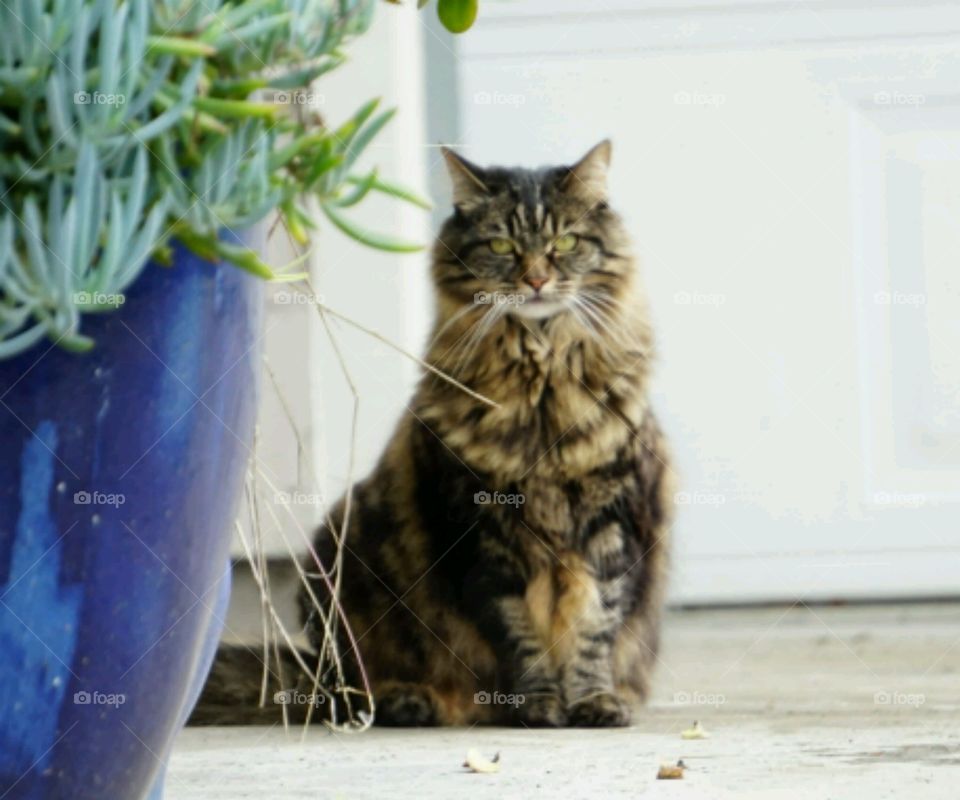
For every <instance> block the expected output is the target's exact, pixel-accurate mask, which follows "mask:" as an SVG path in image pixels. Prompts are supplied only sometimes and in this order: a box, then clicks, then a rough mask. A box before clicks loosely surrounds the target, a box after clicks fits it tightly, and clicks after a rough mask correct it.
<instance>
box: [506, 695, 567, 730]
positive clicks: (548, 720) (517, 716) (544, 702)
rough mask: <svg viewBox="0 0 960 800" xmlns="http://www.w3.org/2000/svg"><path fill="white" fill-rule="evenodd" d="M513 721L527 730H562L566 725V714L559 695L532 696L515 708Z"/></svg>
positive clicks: (528, 696)
mask: <svg viewBox="0 0 960 800" xmlns="http://www.w3.org/2000/svg"><path fill="white" fill-rule="evenodd" d="M514 720H515V721H516V723H517V724H518V725H525V726H526V727H528V728H562V727H564V726H565V725H566V724H567V712H566V711H565V710H564V708H563V701H562V700H561V699H560V697H559V695H555V694H533V695H527V696H526V697H525V698H524V702H523V703H521V704H520V705H518V706H517V708H516V711H515V712H514Z"/></svg>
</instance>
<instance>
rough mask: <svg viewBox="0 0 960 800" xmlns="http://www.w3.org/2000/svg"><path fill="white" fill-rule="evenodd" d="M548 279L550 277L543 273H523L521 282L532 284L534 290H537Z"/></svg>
mask: <svg viewBox="0 0 960 800" xmlns="http://www.w3.org/2000/svg"><path fill="white" fill-rule="evenodd" d="M548 280H550V279H549V278H548V277H547V276H545V275H524V276H523V282H524V283H526V284H528V285H529V286H532V287H533V288H534V290H535V291H538V292H539V291H540V289H541V288H542V287H543V285H544V284H545V283H546V282H547V281H548Z"/></svg>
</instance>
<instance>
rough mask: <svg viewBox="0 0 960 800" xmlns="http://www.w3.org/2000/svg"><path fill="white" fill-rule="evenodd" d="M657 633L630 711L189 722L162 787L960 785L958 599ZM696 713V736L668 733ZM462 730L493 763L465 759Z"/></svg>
mask: <svg viewBox="0 0 960 800" xmlns="http://www.w3.org/2000/svg"><path fill="white" fill-rule="evenodd" d="M665 634H666V635H665V643H664V649H663V654H662V659H661V664H660V668H659V673H658V685H657V688H656V691H655V694H654V697H653V701H652V702H651V703H650V705H649V706H648V707H647V708H646V709H644V710H642V711H641V712H640V713H639V714H638V715H637V717H636V721H635V724H634V725H633V727H631V728H628V729H621V730H556V731H528V730H515V729H505V728H487V729H483V728H473V729H469V730H467V729H440V730H405V731H397V730H380V729H374V730H372V731H370V732H367V733H363V734H354V735H350V734H331V733H329V732H327V731H325V730H323V729H316V728H315V729H312V730H311V731H309V732H308V734H307V736H306V739H305V740H301V731H300V730H299V729H298V730H296V731H290V732H289V733H285V732H284V731H283V730H282V728H280V727H274V728H272V729H269V728H247V729H242V728H241V729H238V728H233V729H230V728H193V729H188V730H186V731H184V732H183V734H182V735H181V737H180V739H179V742H178V745H177V747H176V748H175V751H174V753H173V756H172V758H171V760H170V764H169V778H168V788H167V795H166V796H167V797H168V798H170V800H193V799H194V798H196V800H201V799H202V800H213V799H214V798H246V797H250V798H254V797H256V798H261V797H267V798H271V800H273V798H344V799H345V800H354V798H391V800H400V798H438V800H439V799H441V798H442V799H443V800H446V799H447V798H456V797H463V798H471V800H472V798H530V797H549V798H557V797H562V798H564V800H568V799H569V800H574V799H575V798H593V797H596V798H608V797H636V796H642V797H649V798H674V797H676V798H704V799H707V798H709V800H718V799H719V798H737V800H740V799H741V798H783V799H784V800H787V799H789V800H803V799H804V798H811V799H812V798H816V799H817V800H825V799H826V798H836V800H847V799H848V798H864V800H875V799H877V798H916V797H922V798H923V799H924V800H935V799H937V798H944V800H956V798H958V797H960V604H936V605H931V604H920V605H888V606H854V607H812V608H807V607H803V606H794V607H792V608H786V607H783V608H764V609H748V610H743V609H740V610H712V611H686V612H673V613H671V614H670V615H669V617H668V621H667V626H666V632H665ZM695 719H696V720H700V721H701V722H702V724H703V726H704V728H706V730H707V731H708V732H709V734H710V738H708V739H703V740H696V741H688V740H684V739H682V738H681V736H680V733H681V731H682V730H684V729H685V728H688V727H689V726H690V725H691V723H692V722H693V721H694V720H695ZM469 748H478V749H479V750H481V751H482V752H483V753H484V754H486V755H487V756H492V755H493V754H494V753H497V752H499V753H500V765H501V770H500V772H499V773H497V774H489V775H484V774H475V773H471V772H468V771H467V770H465V769H463V768H462V767H461V764H462V762H463V760H464V756H465V754H466V752H467V750H468V749H469ZM680 758H682V759H683V761H684V763H685V764H686V767H687V769H686V771H685V775H684V778H683V779H682V780H676V781H665V780H657V779H656V773H657V769H658V766H659V765H660V764H661V763H662V762H673V763H675V762H676V761H677V759H680Z"/></svg>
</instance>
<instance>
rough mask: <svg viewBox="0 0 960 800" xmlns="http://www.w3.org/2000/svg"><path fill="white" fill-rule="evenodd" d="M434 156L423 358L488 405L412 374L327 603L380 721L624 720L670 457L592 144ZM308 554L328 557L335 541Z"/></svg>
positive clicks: (633, 279)
mask: <svg viewBox="0 0 960 800" xmlns="http://www.w3.org/2000/svg"><path fill="white" fill-rule="evenodd" d="M444 156H445V159H446V162H447V167H448V170H449V173H450V177H451V179H452V183H453V203H454V208H453V213H452V214H451V215H450V217H449V218H448V219H447V220H446V222H445V223H444V225H443V228H442V230H441V231H440V235H439V237H438V239H437V242H436V246H435V248H434V251H433V278H434V283H435V286H436V295H437V297H436V299H437V319H436V325H435V329H434V332H433V336H432V341H431V343H430V345H429V349H428V352H427V355H426V360H427V362H428V363H430V364H431V365H433V366H435V367H436V368H437V369H439V370H442V371H444V372H446V373H448V374H449V375H451V376H453V377H454V378H456V380H457V381H459V382H461V383H462V384H465V385H466V386H468V387H469V388H470V389H472V390H473V391H474V392H476V393H478V394H479V395H482V396H483V397H485V398H488V399H489V400H491V401H493V403H495V405H490V404H488V403H485V402H483V400H481V399H478V398H476V397H474V396H471V395H470V394H468V393H466V392H464V391H463V390H462V389H461V388H458V387H457V386H455V385H452V384H451V383H450V382H448V381H446V380H442V379H439V378H437V377H436V376H435V375H433V374H426V375H425V376H424V377H423V378H422V380H421V381H420V384H419V386H418V387H417V390H416V392H415V394H414V396H413V399H412V400H411V401H410V404H409V406H408V411H409V413H407V414H405V415H404V416H403V418H402V419H401V421H400V423H399V424H398V426H397V429H396V431H395V433H394V434H393V438H392V439H391V440H390V442H389V444H388V445H387V448H386V451H385V452H384V453H383V455H382V457H381V458H380V461H379V463H378V464H377V466H376V467H375V469H374V470H373V472H372V473H371V474H370V476H369V477H367V478H366V480H364V481H363V482H362V483H360V484H359V485H358V486H357V487H356V489H355V491H354V501H353V511H352V519H351V522H350V525H349V530H348V531H347V533H346V537H345V541H344V548H343V561H342V565H341V569H342V572H341V580H342V601H343V605H344V608H345V609H346V612H347V615H348V618H349V622H350V626H351V628H352V630H353V633H354V635H355V637H356V640H357V641H358V643H359V644H358V646H359V650H360V655H361V657H362V660H363V663H364V665H365V667H366V670H367V673H368V675H369V676H370V679H371V683H372V687H373V694H374V698H375V702H376V721H377V722H379V723H381V724H388V725H437V724H464V723H466V724H470V723H472V722H475V721H481V722H485V721H489V722H512V723H516V724H523V725H527V726H562V725H584V726H607V725H625V724H628V722H629V720H630V711H631V706H632V705H633V704H634V703H635V702H637V701H638V700H641V699H643V698H644V697H645V695H646V694H647V691H648V689H649V685H650V679H651V669H652V666H653V662H654V661H655V658H656V652H657V642H658V623H659V617H660V611H661V608H660V606H661V602H662V597H663V589H664V580H665V572H666V559H667V550H668V541H667V533H668V519H667V517H668V509H669V501H668V496H669V490H668V488H667V485H666V483H667V482H666V477H667V473H668V472H669V470H668V468H667V466H666V460H667V454H666V452H665V447H664V442H663V439H662V437H661V433H660V430H659V428H658V426H657V422H656V420H655V418H654V415H653V412H652V411H651V409H650V407H649V404H648V398H647V380H648V372H649V368H650V363H651V356H652V336H651V330H650V324H649V318H648V315H647V309H646V305H645V302H644V298H643V293H642V291H641V288H640V285H639V277H638V274H637V269H636V266H635V264H634V261H633V259H632V257H631V254H630V243H629V240H628V236H627V233H626V231H625V230H624V226H623V223H622V222H621V220H620V218H619V217H618V216H617V214H616V213H615V212H614V211H613V210H612V209H611V208H610V206H609V205H608V203H607V189H606V177H607V168H608V165H609V160H610V144H609V142H602V143H601V144H599V145H597V146H596V147H594V148H593V149H592V150H591V151H590V152H589V153H587V154H586V156H584V157H583V158H582V159H581V160H580V161H578V162H577V163H576V164H574V165H573V166H564V167H551V168H545V169H537V170H529V169H504V168H481V167H478V166H476V165H474V164H472V163H470V162H468V161H466V160H464V159H463V158H461V157H460V156H458V155H456V154H455V153H453V152H451V151H449V150H445V151H444ZM342 515H343V503H342V501H341V504H340V505H338V506H337V507H336V508H335V509H334V511H333V512H332V515H331V516H332V521H333V529H334V531H339V529H340V523H341V520H342ZM317 547H318V550H319V552H320V554H321V557H322V559H323V560H324V563H325V564H327V565H330V564H331V563H332V562H333V559H334V553H335V534H333V533H331V531H330V530H329V529H327V528H324V529H322V530H321V531H320V532H319V533H318V535H317ZM317 584H318V585H316V586H315V587H314V588H315V591H316V593H317V595H318V596H322V595H323V594H324V593H325V588H324V586H323V585H322V584H320V582H319V580H317ZM303 607H304V609H305V619H306V624H307V632H308V634H309V635H310V637H311V639H312V644H313V646H314V647H319V646H320V643H321V641H322V630H321V626H320V625H319V624H318V622H317V620H316V619H315V618H314V617H313V616H312V615H311V608H312V604H311V603H310V602H307V601H306V599H305V601H304V603H303ZM346 649H347V645H346V643H344V646H343V650H342V651H343V652H345V651H346ZM248 672H249V671H248ZM254 672H256V669H254ZM216 675H217V670H215V677H216ZM234 677H235V676H234ZM257 677H259V673H257ZM221 679H223V680H227V681H229V680H230V679H231V677H230V674H229V670H227V672H226V673H224V672H223V670H222V669H221ZM253 686H254V696H255V694H256V691H255V689H256V688H257V683H256V681H254V683H253ZM208 695H213V697H212V699H213V700H214V701H216V700H217V699H218V698H219V700H220V702H221V704H225V703H227V702H229V700H230V697H231V690H230V687H229V686H221V687H220V688H219V689H216V688H214V689H211V691H208ZM202 712H203V703H201V708H200V711H199V712H198V718H199V719H200V721H220V722H223V721H227V720H225V719H224V718H223V717H222V716H221V717H220V718H217V717H216V716H215V715H214V716H207V715H204V714H203V713H202Z"/></svg>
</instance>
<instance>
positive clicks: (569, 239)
mask: <svg viewBox="0 0 960 800" xmlns="http://www.w3.org/2000/svg"><path fill="white" fill-rule="evenodd" d="M578 241H580V240H579V238H578V237H577V234H575V233H565V234H563V236H560V237H558V238H557V240H556V241H555V242H554V243H553V249H554V250H555V251H556V252H558V253H569V252H570V251H571V250H573V248H574V247H576V246H577V242H578Z"/></svg>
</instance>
